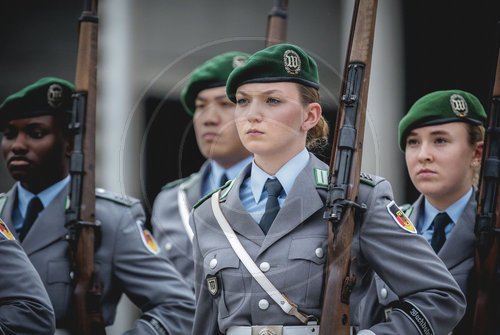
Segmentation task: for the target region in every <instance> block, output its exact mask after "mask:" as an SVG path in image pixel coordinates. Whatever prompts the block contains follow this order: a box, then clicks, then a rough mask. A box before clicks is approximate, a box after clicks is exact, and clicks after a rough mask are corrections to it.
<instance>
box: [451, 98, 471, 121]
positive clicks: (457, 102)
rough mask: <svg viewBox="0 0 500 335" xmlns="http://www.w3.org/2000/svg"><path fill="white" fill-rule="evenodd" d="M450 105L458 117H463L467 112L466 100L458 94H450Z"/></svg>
mask: <svg viewBox="0 0 500 335" xmlns="http://www.w3.org/2000/svg"><path fill="white" fill-rule="evenodd" d="M450 105H451V109H452V110H453V113H455V115H456V116H458V117H464V116H466V115H467V114H468V113H469V109H468V108H467V101H465V99H464V98H463V97H462V96H461V95H459V94H452V95H451V96H450Z"/></svg>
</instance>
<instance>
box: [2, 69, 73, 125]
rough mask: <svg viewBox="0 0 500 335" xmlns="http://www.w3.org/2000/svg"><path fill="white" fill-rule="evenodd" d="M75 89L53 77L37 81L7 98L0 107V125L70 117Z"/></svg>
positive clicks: (64, 81) (66, 82)
mask: <svg viewBox="0 0 500 335" xmlns="http://www.w3.org/2000/svg"><path fill="white" fill-rule="evenodd" d="M74 90H75V88H74V86H73V84H71V83H70V82H68V81H66V80H63V79H59V78H53V77H46V78H42V79H40V80H38V81H37V82H36V83H34V84H31V85H29V86H27V87H25V88H23V89H22V90H20V91H18V92H16V93H14V94H12V95H10V96H8V97H7V98H6V99H5V101H4V102H3V103H2V104H1V105H0V124H3V123H5V122H6V121H9V120H14V119H22V118H27V117H34V116H41V115H49V114H50V115H55V116H58V115H64V116H68V115H70V112H71V109H72V106H73V98H72V95H73V92H74Z"/></svg>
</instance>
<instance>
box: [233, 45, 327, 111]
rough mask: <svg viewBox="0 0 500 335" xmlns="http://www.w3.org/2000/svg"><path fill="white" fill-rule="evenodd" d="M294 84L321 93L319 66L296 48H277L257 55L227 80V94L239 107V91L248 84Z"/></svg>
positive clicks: (251, 57) (272, 47)
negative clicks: (237, 95) (318, 90)
mask: <svg viewBox="0 0 500 335" xmlns="http://www.w3.org/2000/svg"><path fill="white" fill-rule="evenodd" d="M282 81H287V82H295V83H299V84H302V85H306V86H310V87H314V88H315V89H319V75H318V66H317V65H316V62H315V61H314V59H312V58H311V57H309V56H308V55H307V54H306V53H305V52H304V50H302V49H301V48H299V47H298V46H296V45H291V44H276V45H272V46H270V47H268V48H266V49H264V50H261V51H258V52H256V53H254V54H253V55H252V56H250V58H249V59H248V61H247V62H246V63H245V65H243V66H240V67H239V68H237V69H235V70H234V71H233V72H232V73H231V75H230V76H229V78H228V79H227V85H226V93H227V96H228V97H229V99H230V100H231V101H233V102H235V103H236V97H235V96H236V90H237V89H238V87H239V86H241V85H243V84H248V83H272V82H282Z"/></svg>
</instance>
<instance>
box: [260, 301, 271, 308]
mask: <svg viewBox="0 0 500 335" xmlns="http://www.w3.org/2000/svg"><path fill="white" fill-rule="evenodd" d="M268 307H269V301H267V300H266V299H261V300H259V308H260V309H262V310H266V309H267V308H268Z"/></svg>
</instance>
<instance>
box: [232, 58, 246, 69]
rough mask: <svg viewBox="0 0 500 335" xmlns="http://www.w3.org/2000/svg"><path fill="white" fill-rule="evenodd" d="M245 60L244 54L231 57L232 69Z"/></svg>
mask: <svg viewBox="0 0 500 335" xmlns="http://www.w3.org/2000/svg"><path fill="white" fill-rule="evenodd" d="M246 62H247V58H246V57H245V56H234V57H233V69H236V68H237V67H238V66H242V65H243V64H245V63H246Z"/></svg>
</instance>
